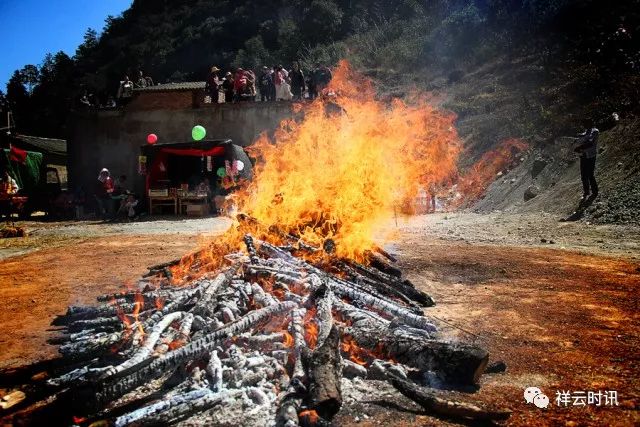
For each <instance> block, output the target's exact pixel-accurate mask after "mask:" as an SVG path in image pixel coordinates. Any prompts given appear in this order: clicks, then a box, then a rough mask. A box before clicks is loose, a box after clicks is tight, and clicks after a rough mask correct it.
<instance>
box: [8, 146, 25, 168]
mask: <svg viewBox="0 0 640 427" xmlns="http://www.w3.org/2000/svg"><path fill="white" fill-rule="evenodd" d="M9 160H11V161H14V162H17V163H21V164H23V165H24V164H25V163H26V162H27V152H26V151H25V150H21V149H19V148H16V147H14V146H13V145H12V146H10V149H9Z"/></svg>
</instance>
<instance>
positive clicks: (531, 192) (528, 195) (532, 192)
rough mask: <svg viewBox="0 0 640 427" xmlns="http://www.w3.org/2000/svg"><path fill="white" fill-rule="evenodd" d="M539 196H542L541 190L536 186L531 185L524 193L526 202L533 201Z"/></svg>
mask: <svg viewBox="0 0 640 427" xmlns="http://www.w3.org/2000/svg"><path fill="white" fill-rule="evenodd" d="M538 194H540V189H539V188H538V187H537V186H535V185H530V186H529V187H528V188H527V189H526V190H525V191H524V201H525V202H526V201H528V200H531V199H533V198H534V197H536V196H537V195H538Z"/></svg>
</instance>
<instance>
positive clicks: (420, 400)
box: [389, 376, 511, 421]
mask: <svg viewBox="0 0 640 427" xmlns="http://www.w3.org/2000/svg"><path fill="white" fill-rule="evenodd" d="M389 380H390V382H391V384H392V385H393V387H395V388H396V390H398V391H399V392H400V393H402V394H403V395H404V396H406V397H408V398H409V399H411V400H413V401H414V402H416V403H417V404H418V405H420V406H422V407H423V408H424V409H425V410H426V411H427V412H428V413H431V414H435V415H441V416H445V417H453V418H466V419H471V420H482V421H503V420H506V419H508V418H509V417H510V416H511V412H510V411H492V410H486V409H483V408H480V407H479V406H476V405H472V404H470V403H464V402H458V401H454V400H447V399H443V398H441V397H438V396H437V395H436V394H435V393H433V392H431V391H429V390H428V389H426V388H424V387H420V386H418V385H416V384H414V383H412V382H410V381H407V380H404V379H401V378H398V377H394V376H391V377H390V379H389Z"/></svg>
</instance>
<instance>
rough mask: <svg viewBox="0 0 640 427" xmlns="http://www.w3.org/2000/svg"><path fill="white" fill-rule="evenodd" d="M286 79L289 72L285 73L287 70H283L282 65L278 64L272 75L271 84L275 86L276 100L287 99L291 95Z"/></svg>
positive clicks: (289, 98)
mask: <svg viewBox="0 0 640 427" xmlns="http://www.w3.org/2000/svg"><path fill="white" fill-rule="evenodd" d="M288 80H289V73H287V70H285V69H284V67H283V66H282V65H278V67H277V68H276V71H275V73H274V75H273V84H274V85H275V87H276V100H277V101H289V100H291V98H292V97H293V95H292V94H291V86H289V83H288Z"/></svg>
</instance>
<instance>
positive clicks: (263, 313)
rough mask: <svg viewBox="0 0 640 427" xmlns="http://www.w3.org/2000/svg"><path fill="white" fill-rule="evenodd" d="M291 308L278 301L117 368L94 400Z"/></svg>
mask: <svg viewBox="0 0 640 427" xmlns="http://www.w3.org/2000/svg"><path fill="white" fill-rule="evenodd" d="M294 308H295V304H294V303H291V302H282V303H279V304H274V305H271V306H269V307H265V308H262V309H259V310H255V311H252V312H250V313H248V314H246V315H245V316H243V317H241V318H240V319H238V320H236V321H235V322H233V323H231V324H229V325H226V326H225V327H223V328H220V329H218V330H216V331H215V332H212V333H210V334H208V335H206V336H204V337H202V338H200V339H198V340H196V341H193V342H192V343H190V344H188V345H186V346H184V347H182V348H179V349H177V350H174V351H172V352H169V353H167V354H166V355H164V356H162V357H160V358H159V359H157V360H154V361H153V362H151V363H150V364H148V365H146V366H144V367H143V368H141V369H138V370H136V371H133V372H129V370H125V371H121V372H120V373H119V374H118V375H114V376H112V377H110V378H109V379H110V380H111V381H110V383H106V384H103V385H102V387H100V388H98V390H96V391H95V394H94V403H96V404H98V405H104V404H105V403H107V402H108V401H109V400H112V399H114V398H116V397H120V396H122V395H123V394H125V393H126V392H128V391H130V390H132V389H134V388H136V387H138V386H140V385H141V384H143V383H144V382H146V381H149V380H151V379H153V378H157V377H158V376H160V375H162V374H163V373H165V372H168V371H170V370H173V369H174V368H176V367H177V366H178V365H180V364H182V363H185V362H186V361H188V360H193V359H197V358H199V357H201V356H202V355H204V354H206V353H208V352H210V351H212V350H214V349H215V346H216V345H217V344H219V343H220V342H222V341H223V340H224V339H226V338H231V337H233V336H234V335H236V334H239V333H240V332H244V331H246V330H247V329H249V328H252V327H254V326H256V325H257V324H258V323H260V322H262V321H264V320H266V319H268V318H270V317H272V316H275V315H279V314H284V313H286V312H289V311H291V310H292V309H294ZM125 375H126V376H125ZM121 376H122V377H123V378H121V379H120V378H119V377H121Z"/></svg>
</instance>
